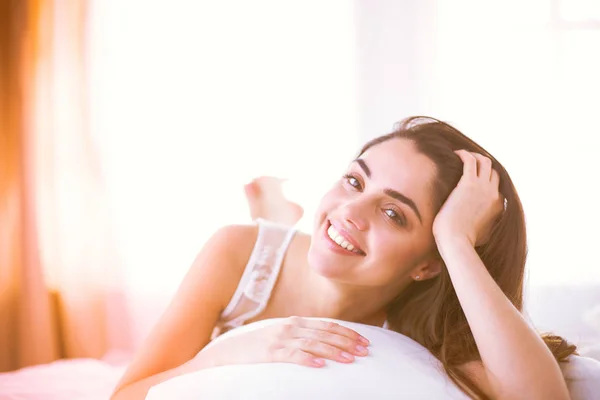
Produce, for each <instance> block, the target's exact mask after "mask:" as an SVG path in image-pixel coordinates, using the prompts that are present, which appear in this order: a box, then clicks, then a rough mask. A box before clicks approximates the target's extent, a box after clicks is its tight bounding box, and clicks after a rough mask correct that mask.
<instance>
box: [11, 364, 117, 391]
mask: <svg viewBox="0 0 600 400" xmlns="http://www.w3.org/2000/svg"><path fill="white" fill-rule="evenodd" d="M124 370H125V364H117V365H115V364H113V363H109V362H107V361H102V360H97V359H89V358H82V359H72V360H59V361H55V362H52V363H49V364H42V365H36V366H33V367H26V368H22V369H19V370H17V371H13V372H5V373H1V374H0V400H75V399H76V400H107V399H108V398H109V396H110V394H111V393H112V390H113V388H114V387H115V385H116V384H117V381H118V380H119V378H120V377H121V375H122V374H123V372H124Z"/></svg>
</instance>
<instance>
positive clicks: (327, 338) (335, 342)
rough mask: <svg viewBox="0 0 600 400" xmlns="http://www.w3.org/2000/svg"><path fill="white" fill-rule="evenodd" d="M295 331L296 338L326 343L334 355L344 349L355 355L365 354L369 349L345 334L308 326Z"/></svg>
mask: <svg viewBox="0 0 600 400" xmlns="http://www.w3.org/2000/svg"><path fill="white" fill-rule="evenodd" d="M295 333H296V335H297V336H296V337H297V338H300V339H309V340H313V341H317V342H319V343H323V344H325V345H327V346H328V347H327V349H330V350H335V353H336V354H333V355H334V356H337V355H339V354H338V353H339V352H340V351H346V352H348V353H351V354H354V355H357V356H366V355H368V354H369V351H368V350H367V348H366V347H365V346H364V345H363V344H361V343H360V342H358V341H355V340H352V339H350V338H349V337H347V336H342V335H338V334H336V333H331V332H328V331H321V330H316V329H308V328H297V330H296V332H295ZM303 350H304V349H303ZM328 358H329V357H328Z"/></svg>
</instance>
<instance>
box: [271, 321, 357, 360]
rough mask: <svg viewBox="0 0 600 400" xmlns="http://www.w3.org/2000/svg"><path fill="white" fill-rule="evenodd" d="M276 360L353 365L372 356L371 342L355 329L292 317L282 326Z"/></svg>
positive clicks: (332, 323)
mask: <svg viewBox="0 0 600 400" xmlns="http://www.w3.org/2000/svg"><path fill="white" fill-rule="evenodd" d="M279 337H280V339H281V340H282V341H283V342H281V343H285V344H284V345H282V346H277V347H276V352H275V354H274V358H275V360H276V361H282V362H292V363H296V364H301V365H306V366H310V367H320V366H322V365H321V363H322V362H324V361H323V359H329V360H333V361H338V362H342V363H351V362H353V361H354V359H355V357H356V356H367V355H368V354H369V351H368V349H367V348H366V346H367V345H368V343H369V341H368V340H367V339H366V338H364V337H363V336H361V335H360V334H358V333H357V332H356V331H353V330H352V329H349V328H346V327H344V326H341V325H339V324H336V323H334V322H329V321H322V320H313V319H305V318H300V317H290V318H288V319H287V322H286V323H285V324H283V325H282V326H281V330H280V336H279Z"/></svg>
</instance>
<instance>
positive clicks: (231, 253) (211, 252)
mask: <svg viewBox="0 0 600 400" xmlns="http://www.w3.org/2000/svg"><path fill="white" fill-rule="evenodd" d="M257 236H258V227H257V225H256V224H248V225H227V226H223V227H221V228H220V229H218V230H217V231H216V232H215V233H214V234H213V235H212V236H211V237H210V239H209V240H208V241H207V242H206V243H205V245H204V247H203V249H202V250H201V251H200V253H199V254H198V256H197V257H196V260H195V261H194V263H193V264H192V266H191V268H190V272H189V273H190V274H192V275H196V274H198V275H200V276H198V277H197V279H194V281H196V282H199V281H201V280H202V279H203V278H207V276H206V275H209V276H210V277H211V279H210V280H211V282H212V284H213V285H215V286H219V289H221V290H220V291H219V292H216V293H222V294H223V296H218V297H217V296H215V299H217V298H218V299H219V300H220V303H221V305H222V306H223V307H224V306H225V305H226V303H228V302H229V299H230V298H231V296H232V295H233V292H234V291H235V289H236V287H237V285H238V283H239V280H240V278H241V275H242V274H243V272H244V269H245V267H246V264H247V263H248V260H249V258H250V255H251V254H252V250H253V249H254V244H255V243H256V238H257ZM216 293H215V294H216ZM219 297H220V298H219Z"/></svg>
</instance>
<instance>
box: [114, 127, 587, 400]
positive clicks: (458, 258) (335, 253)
mask: <svg viewBox="0 0 600 400" xmlns="http://www.w3.org/2000/svg"><path fill="white" fill-rule="evenodd" d="M525 249H526V243H525V225H524V216H523V210H522V207H521V204H520V201H519V197H518V195H517V193H516V190H515V188H514V186H513V184H512V182H511V180H510V177H509V176H508V174H507V172H506V170H505V169H504V168H503V167H502V165H500V164H499V163H498V161H496V160H495V159H494V158H493V157H492V156H491V155H490V154H489V153H488V152H487V151H485V150H484V149H483V148H481V147H480V146H478V145H477V144H476V143H474V142H473V141H472V140H470V139H469V138H467V137H466V136H464V135H463V134H462V133H460V132H459V131H457V130H456V129H454V128H453V127H451V126H450V125H448V124H446V123H443V122H441V121H438V120H435V119H432V118H427V117H413V118H408V119H406V120H404V121H402V122H401V123H400V124H398V126H397V127H396V128H395V129H394V131H393V132H391V133H390V134H388V135H384V136H381V137H379V138H377V139H374V140H373V141H371V142H369V143H367V144H366V145H365V146H364V147H363V149H362V150H361V151H360V154H359V157H358V158H357V159H356V160H355V162H352V163H351V164H350V166H349V167H348V170H347V171H346V173H345V174H344V175H343V176H342V177H341V179H338V180H337V181H335V182H334V183H333V185H332V186H331V188H330V190H329V191H327V192H326V193H325V194H324V196H323V197H322V199H321V201H320V203H319V206H318V207H317V211H316V213H315V220H314V230H313V233H312V235H307V234H302V233H297V232H296V231H295V229H294V228H290V227H286V226H282V225H276V224H272V223H266V222H264V221H258V223H257V224H255V225H251V226H227V227H224V228H223V229H221V230H219V231H217V232H216V233H215V234H214V235H213V237H212V238H211V240H210V241H209V243H207V245H206V246H205V247H204V249H203V250H202V252H201V253H200V255H199V256H198V258H197V260H196V261H195V263H194V264H193V265H192V267H191V269H190V271H189V272H188V275H187V276H186V278H185V279H184V281H183V283H182V285H181V287H180V289H179V292H178V293H177V295H176V297H175V299H174V300H173V302H172V304H171V306H170V308H169V309H168V310H167V312H166V314H165V315H163V317H162V318H161V320H160V321H159V323H158V325H157V326H156V327H155V328H154V330H153V332H152V334H151V335H150V337H149V338H148V341H147V343H146V345H145V346H144V348H142V349H141V351H140V353H139V354H138V355H137V357H136V358H135V359H134V361H133V363H132V364H131V365H130V366H129V368H128V371H127V372H126V374H125V375H124V377H123V378H122V380H121V383H120V384H119V386H118V388H117V391H116V393H115V395H114V396H113V398H114V399H121V398H136V396H137V397H139V398H142V397H143V396H144V395H145V394H146V393H147V391H148V389H149V388H150V387H152V386H155V385H157V384H159V383H161V382H165V381H167V380H169V379H170V378H174V377H177V376H179V375H183V374H186V373H190V372H195V371H199V370H205V369H210V368H212V367H217V366H231V365H241V364H257V363H259V364H261V363H272V362H284V363H292V364H299V365H301V366H303V367H311V368H321V367H323V366H325V365H326V361H325V360H331V361H335V362H339V363H341V364H348V363H354V362H357V363H361V362H363V361H362V360H363V358H364V357H367V356H368V355H369V350H368V349H367V346H370V345H373V346H376V343H377V342H379V340H378V339H376V340H375V342H373V343H372V342H370V340H369V338H368V337H365V336H363V335H366V336H369V334H368V333H365V332H366V331H365V330H363V329H362V327H363V326H366V325H371V326H374V327H378V329H380V328H381V327H382V326H383V327H389V328H390V329H391V330H393V331H396V332H397V333H398V334H400V336H402V335H404V336H405V337H408V338H410V339H412V341H414V342H416V344H417V347H419V348H421V349H422V350H423V351H424V352H425V353H427V354H429V355H430V356H431V355H432V356H433V357H435V358H436V359H437V362H439V365H440V366H443V368H444V370H445V371H446V373H447V375H446V376H445V377H443V378H442V380H441V381H440V382H442V383H443V382H445V380H446V379H447V380H450V381H452V382H454V383H455V384H456V385H457V387H458V388H460V389H461V390H462V391H463V392H464V393H465V394H467V395H469V396H470V397H472V398H478V399H489V398H502V397H507V398H557V399H563V398H564V399H567V398H569V393H568V389H567V385H566V382H565V378H564V377H563V375H562V373H561V369H560V367H559V363H558V361H563V360H565V359H566V358H568V357H569V356H570V355H571V354H573V352H574V350H575V347H574V346H571V345H569V344H568V343H567V342H565V341H564V340H562V339H561V338H559V337H556V336H552V337H544V338H542V337H540V336H539V335H538V334H537V332H536V331H535V330H534V329H533V328H532V327H531V326H529V325H528V323H527V322H526V321H525V319H524V318H523V317H522V315H521V309H522V292H523V273H524V268H525V254H526V252H525ZM198 310H202V312H198ZM308 317H316V318H308ZM267 320H271V321H272V323H271V322H269V323H265V324H258V325H253V326H254V327H255V329H242V330H237V331H236V332H237V334H233V335H225V336H223V337H222V340H219V339H217V340H216V341H215V342H213V343H212V344H211V345H209V346H206V345H207V344H208V343H209V341H210V339H211V334H212V332H213V330H214V328H217V329H218V330H217V331H216V335H218V333H221V332H225V331H227V330H230V329H232V328H239V327H240V326H242V325H245V324H251V323H253V322H259V321H265V322H268V321H267ZM336 320H337V321H349V322H354V323H357V324H358V325H353V326H354V328H356V330H355V329H353V328H352V327H349V326H345V325H344V324H342V323H336V322H335V321H336ZM359 332H363V333H359ZM232 333H233V332H232ZM373 335H376V334H375V333H373ZM214 336H215V335H213V337H214ZM175 338H177V339H176V340H175ZM406 343H408V342H406ZM397 345H398V346H402V344H401V343H400V341H399V342H398V343H397ZM373 348H375V347H373ZM409 354H416V353H411V352H410V351H409ZM380 357H381V356H376V355H374V358H373V360H372V362H374V363H378V362H382V361H381V360H382V359H381V358H380ZM515 359H518V360H519V363H514V360H515ZM413 361H415V362H416V359H415V360H413ZM429 365H430V364H429ZM340 369H341V367H340ZM327 371H328V370H323V371H322V372H323V373H324V374H326V373H327ZM211 373H216V372H214V370H213V372H211ZM421 374H422V375H423V378H425V377H429V378H431V374H430V373H428V372H426V371H424V370H423V371H421ZM208 376H210V374H208ZM402 379H410V380H411V381H412V379H414V377H412V376H409V375H408V374H405V375H403V374H401V373H399V375H398V376H397V380H398V381H401V380H402ZM209 380H210V379H209ZM395 382H396V381H394V383H395ZM532 382H533V383H532ZM173 383H175V382H173ZM444 385H445V384H442V386H444ZM167 387H173V385H167ZM405 387H406V385H404V386H403V385H398V386H397V388H398V389H397V393H395V394H396V395H399V396H402V395H408V394H413V392H412V390H413V389H411V393H404V392H402V390H403V388H405ZM446 387H447V386H446ZM453 389H456V388H453ZM340 390H341V388H340ZM366 390H367V392H368V393H370V394H372V395H373V396H370V397H377V396H376V395H377V394H378V393H379V392H378V390H379V388H378V387H375V386H373V387H367V389H366ZM417 390H418V389H417ZM427 390H428V389H427V388H423V392H422V393H419V396H422V397H427V394H428V392H427ZM167 391H168V390H167ZM161 392H162V391H161ZM162 393H164V392H162ZM227 393H230V392H227ZM253 394H255V393H254V392H253ZM198 395H202V393H198ZM250 397H252V394H250ZM456 398H460V396H459V397H456Z"/></svg>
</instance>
